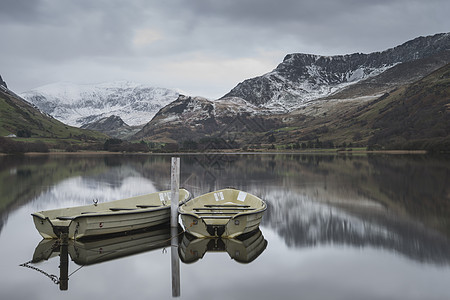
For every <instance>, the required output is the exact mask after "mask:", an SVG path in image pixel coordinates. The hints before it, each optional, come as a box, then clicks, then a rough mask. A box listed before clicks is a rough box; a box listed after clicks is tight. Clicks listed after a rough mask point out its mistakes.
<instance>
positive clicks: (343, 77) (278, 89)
mask: <svg viewBox="0 0 450 300" xmlns="http://www.w3.org/2000/svg"><path fill="white" fill-rule="evenodd" d="M449 62H450V34H449V33H442V34H436V35H433V36H427V37H419V38H416V39H414V40H411V41H408V42H406V43H404V44H402V45H399V46H397V47H394V48H391V49H387V50H385V51H382V52H374V53H370V54H362V53H355V54H348V55H336V56H320V55H313V54H302V53H292V54H288V55H286V56H285V58H284V59H283V61H282V62H281V63H280V64H279V65H278V66H277V67H276V68H275V69H274V70H273V71H271V72H269V73H267V74H264V75H261V76H258V77H255V78H251V79H247V80H245V81H243V82H241V83H239V84H238V85H237V86H236V87H234V88H233V89H231V90H230V92H229V93H227V94H226V95H224V96H223V97H221V98H220V99H217V100H209V99H205V98H202V97H191V96H185V95H181V94H180V93H179V92H177V91H175V90H168V89H159V88H152V87H149V86H142V85H136V84H133V83H129V82H128V83H123V82H122V83H119V84H117V83H114V84H103V85H96V86H93V85H90V86H75V85H70V84H55V85H50V86H46V87H42V88H39V89H35V90H33V91H29V92H26V93H23V94H22V96H23V97H24V98H25V99H27V100H28V101H30V102H31V103H33V104H34V105H36V106H37V107H38V108H39V109H40V110H42V111H44V112H46V113H48V114H50V115H52V116H54V117H55V118H58V119H59V120H63V121H64V122H65V123H68V124H73V125H76V126H83V127H85V128H91V129H95V130H101V131H103V132H108V134H110V135H111V136H119V137H123V138H126V137H128V138H129V139H131V140H145V141H156V142H176V143H181V142H183V141H186V140H192V141H199V140H201V139H204V138H205V137H209V138H221V139H223V140H226V141H228V142H230V141H233V143H228V144H229V145H234V146H236V145H240V146H242V145H250V146H251V145H262V144H269V145H270V144H277V145H283V146H286V145H290V146H294V145H295V146H297V147H299V146H300V145H302V144H305V145H307V146H308V147H310V146H313V147H315V146H324V145H323V143H325V144H326V145H328V146H330V145H332V146H338V145H347V144H355V145H361V146H367V145H369V144H370V145H376V146H380V145H379V144H382V147H383V145H388V144H389V145H391V146H392V145H393V144H395V145H397V146H399V143H400V144H402V143H403V144H402V145H403V146H404V145H405V144H404V143H405V142H408V143H409V142H410V141H411V140H414V139H416V137H418V136H420V137H421V140H422V142H423V141H424V139H425V140H429V139H434V138H436V139H438V140H439V141H440V142H443V139H444V140H448V136H449V128H448V127H449V126H448V124H449V123H448V109H447V107H448V103H449V100H448V99H449V98H448V94H449V93H450V91H449V81H448V79H447V77H446V76H447V75H446V74H447V70H448V64H449ZM430 90H433V96H431V95H429V94H430V93H429V91H430ZM419 94H420V95H422V96H421V97H420V99H419V98H418V97H417V95H419ZM412 98H414V99H415V100H412ZM399 103H402V105H403V107H406V109H405V108H404V109H403V110H402V109H399V108H398V107H397V106H398V105H399ZM381 106H383V107H381ZM429 107H433V109H428V108H429ZM417 111H419V113H412V112H417ZM421 111H423V112H424V113H423V114H421V113H420V112H421ZM432 112H433V113H437V115H431V116H430V115H429V114H430V113H432ZM376 114H378V115H377V116H375V115H376ZM402 114H407V115H402ZM425 116H426V117H425ZM422 118H426V120H422ZM429 118H431V119H432V120H434V121H433V122H434V123H433V124H434V125H433V126H434V128H435V130H434V131H430V130H428V129H429V127H427V126H426V124H429V123H430V122H429V121H427V120H429ZM399 119H401V120H403V121H402V123H401V124H400V123H399V122H398V120H399ZM382 120H384V121H382ZM436 124H440V125H436ZM129 125H135V126H138V127H134V128H132V127H130V126H129ZM391 126H394V127H395V128H396V129H395V130H390V127H391ZM411 126H413V129H411ZM427 128H428V129H427ZM387 129H389V130H387ZM402 130H403V131H402ZM380 132H384V133H383V134H380ZM386 132H388V133H389V134H392V136H390V137H388V135H389V134H386ZM404 132H409V134H408V135H405V134H404ZM423 132H425V133H424V134H422V133H423ZM417 133H419V135H417ZM381 136H383V138H380V137H381ZM427 143H428V142H427ZM419 144H420V143H419ZM419 144H416V146H418V147H419V148H420V147H423V146H424V144H423V143H422V144H421V145H419ZM444 144H445V142H444ZM409 145H411V143H409Z"/></svg>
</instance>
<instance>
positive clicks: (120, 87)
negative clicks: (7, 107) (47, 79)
mask: <svg viewBox="0 0 450 300" xmlns="http://www.w3.org/2000/svg"><path fill="white" fill-rule="evenodd" d="M178 95H179V91H177V90H175V89H166V88H159V87H153V86H150V85H145V84H138V83H134V82H130V81H115V82H106V83H100V84H74V83H70V82H58V83H53V84H48V85H44V86H41V87H38V88H35V89H32V90H30V91H27V92H24V93H22V94H21V96H22V97H23V98H25V99H26V100H27V101H29V102H31V103H33V104H34V105H36V106H37V107H38V108H39V109H40V110H42V111H43V112H45V113H48V114H50V115H52V116H53V117H55V118H57V119H59V120H60V121H62V122H64V123H66V124H69V125H73V126H82V125H86V124H88V123H90V122H93V121H97V120H99V119H101V118H105V117H109V116H111V115H116V116H119V117H121V118H122V119H123V120H124V121H125V122H126V123H127V124H129V125H142V124H145V123H147V122H148V121H150V120H151V119H152V118H153V116H154V115H155V114H156V113H157V112H158V110H159V109H161V108H162V107H164V106H165V105H167V104H169V103H170V102H172V101H174V100H175V99H177V97H178Z"/></svg>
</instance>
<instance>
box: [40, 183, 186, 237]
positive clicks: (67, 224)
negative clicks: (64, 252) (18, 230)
mask: <svg viewBox="0 0 450 300" xmlns="http://www.w3.org/2000/svg"><path fill="white" fill-rule="evenodd" d="M170 196H171V192H170V191H162V192H156V193H152V194H147V195H142V196H136V197H131V198H127V199H121V200H116V201H111V202H105V203H98V204H92V205H85V206H76V207H69V208H60V209H53V210H47V211H40V212H35V213H33V214H32V216H33V220H34V224H35V226H36V229H37V230H38V231H39V233H40V234H41V235H42V237H44V238H45V239H49V238H59V236H60V234H61V233H67V234H68V238H69V239H80V238H86V237H92V236H100V235H108V234H114V233H119V232H125V231H133V230H138V229H142V228H147V227H152V226H156V225H160V224H164V223H168V222H169V221H170ZM179 196H180V197H179V201H186V200H189V199H190V197H191V194H190V193H189V191H187V190H185V189H180V193H179Z"/></svg>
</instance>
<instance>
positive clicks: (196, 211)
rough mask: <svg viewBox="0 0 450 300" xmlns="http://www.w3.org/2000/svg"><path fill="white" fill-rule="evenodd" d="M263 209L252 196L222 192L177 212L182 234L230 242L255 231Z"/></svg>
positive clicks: (239, 192) (208, 196) (206, 196)
mask: <svg viewBox="0 0 450 300" xmlns="http://www.w3.org/2000/svg"><path fill="white" fill-rule="evenodd" d="M266 208H267V206H266V203H265V202H264V201H262V200H261V199H259V198H258V197H256V196H254V195H251V194H249V193H245V192H242V191H238V190H234V189H224V190H219V191H216V192H212V193H209V194H205V195H202V196H199V197H197V198H194V199H192V200H190V201H187V202H186V203H184V204H183V205H182V206H180V208H179V210H178V211H179V212H180V215H181V220H182V222H183V225H184V227H185V230H186V231H187V232H189V233H190V234H192V235H193V236H195V237H198V238H202V237H226V238H233V237H237V236H239V235H242V234H245V233H249V232H252V231H254V230H256V229H258V227H259V224H260V223H261V220H262V217H263V214H264V211H265V210H266Z"/></svg>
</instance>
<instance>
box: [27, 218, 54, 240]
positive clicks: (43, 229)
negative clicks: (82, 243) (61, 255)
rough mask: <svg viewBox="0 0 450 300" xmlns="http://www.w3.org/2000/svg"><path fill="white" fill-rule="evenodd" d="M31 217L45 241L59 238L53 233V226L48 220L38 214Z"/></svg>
mask: <svg viewBox="0 0 450 300" xmlns="http://www.w3.org/2000/svg"><path fill="white" fill-rule="evenodd" d="M31 215H32V216H33V222H34V226H35V227H36V229H37V231H38V232H39V234H40V235H41V236H42V237H43V238H44V239H53V238H57V236H56V234H55V233H54V232H53V225H52V223H51V222H50V220H49V219H48V218H46V217H44V216H43V215H42V214H40V213H38V212H37V213H33V214H31Z"/></svg>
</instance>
